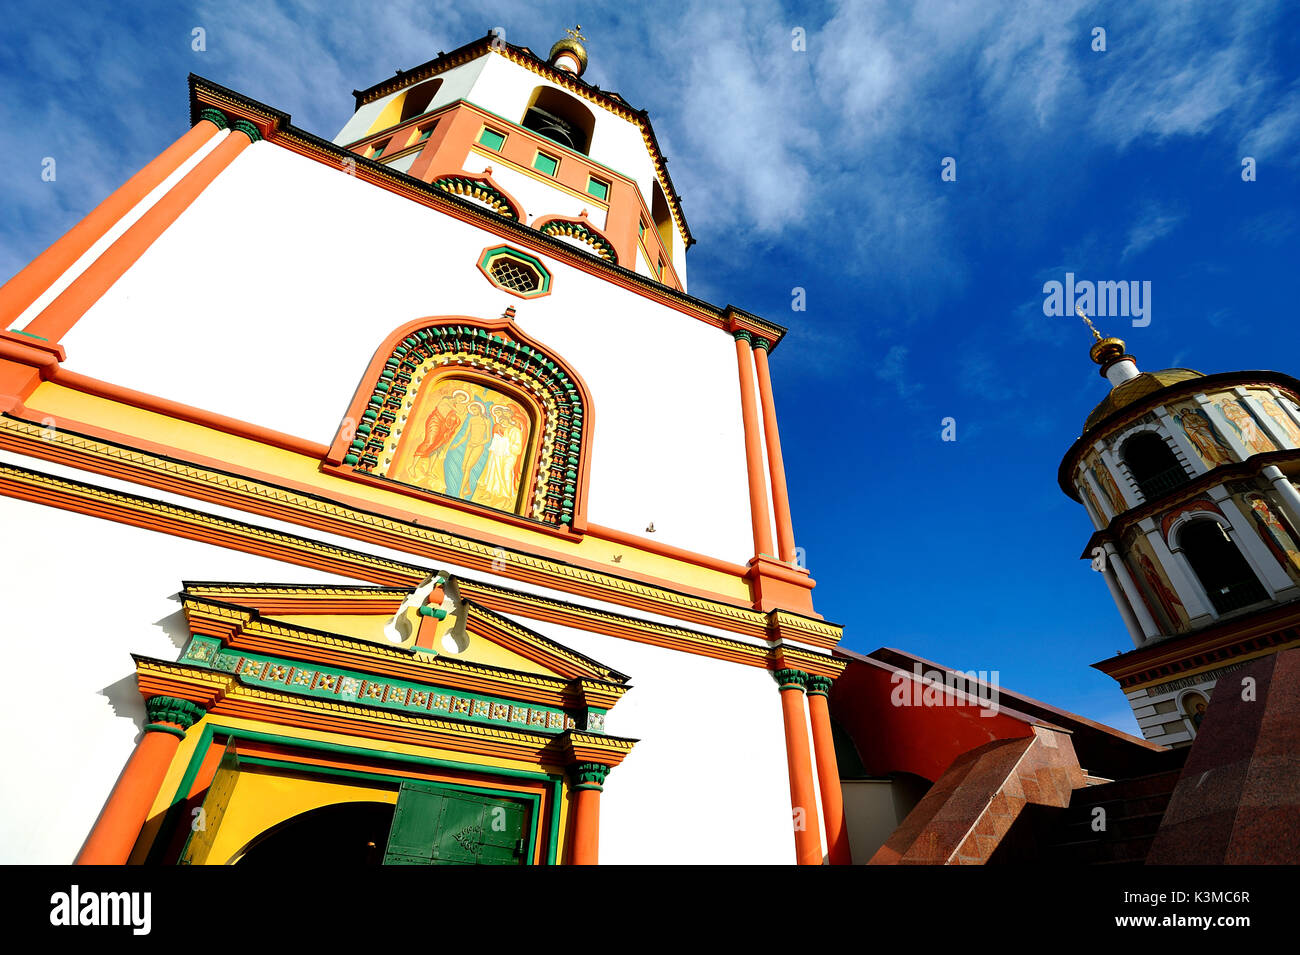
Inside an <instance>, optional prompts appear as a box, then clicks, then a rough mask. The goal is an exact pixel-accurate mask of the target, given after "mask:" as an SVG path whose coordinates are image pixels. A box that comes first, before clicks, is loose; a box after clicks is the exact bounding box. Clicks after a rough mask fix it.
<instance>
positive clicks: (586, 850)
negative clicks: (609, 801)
mask: <svg viewBox="0 0 1300 955" xmlns="http://www.w3.org/2000/svg"><path fill="white" fill-rule="evenodd" d="M572 771H573V790H574V797H573V849H572V851H571V853H570V855H569V862H570V864H571V865H597V864H598V863H599V861H600V794H601V793H602V792H603V791H604V783H605V777H606V776H608V775H609V767H608V766H605V765H602V764H601V763H578V764H577V765H576V766H574V767H573V770H572Z"/></svg>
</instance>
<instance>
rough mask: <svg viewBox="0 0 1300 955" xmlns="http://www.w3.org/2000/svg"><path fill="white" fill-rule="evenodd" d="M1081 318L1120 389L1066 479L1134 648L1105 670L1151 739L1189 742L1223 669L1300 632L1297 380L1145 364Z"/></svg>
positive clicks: (1096, 358)
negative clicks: (1147, 366) (1089, 526)
mask: <svg viewBox="0 0 1300 955" xmlns="http://www.w3.org/2000/svg"><path fill="white" fill-rule="evenodd" d="M1079 315H1080V317H1081V318H1083V320H1084V321H1085V322H1087V324H1088V327H1089V328H1090V329H1091V330H1092V334H1093V338H1094V342H1093V345H1092V347H1091V349H1090V351H1089V356H1090V357H1091V359H1092V360H1093V362H1095V363H1096V364H1097V365H1098V366H1099V368H1100V373H1101V375H1102V377H1104V378H1105V379H1106V380H1107V381H1108V382H1109V383H1110V386H1111V389H1110V392H1109V394H1107V395H1106V397H1105V398H1104V399H1103V400H1102V402H1101V403H1100V404H1099V405H1097V407H1096V408H1095V409H1093V411H1092V413H1091V414H1090V415H1088V418H1087V420H1086V421H1085V422H1084V426H1083V433H1082V435H1081V436H1080V437H1079V439H1078V440H1077V441H1075V442H1074V444H1073V445H1072V446H1071V448H1070V450H1069V451H1068V452H1067V453H1066V455H1065V458H1064V459H1063V460H1062V462H1061V466H1060V470H1059V473H1058V478H1059V483H1060V485H1061V489H1062V490H1063V491H1065V493H1066V494H1067V495H1069V496H1070V497H1072V498H1073V499H1074V500H1076V501H1078V502H1079V503H1081V504H1082V505H1083V507H1084V509H1085V510H1086V511H1087V513H1088V517H1089V518H1090V519H1091V521H1092V525H1093V530H1094V533H1093V534H1092V536H1091V538H1090V539H1089V540H1088V543H1087V546H1086V548H1085V550H1084V554H1083V556H1084V557H1085V558H1088V559H1091V561H1092V566H1093V569H1094V570H1097V571H1099V572H1100V573H1101V575H1102V577H1103V579H1104V580H1105V582H1106V586H1107V589H1108V590H1109V591H1110V594H1111V597H1112V599H1113V600H1114V601H1115V605H1116V607H1117V609H1118V610H1119V613H1120V616H1121V618H1122V619H1123V620H1124V624H1125V626H1126V628H1127V629H1128V632H1129V635H1130V637H1131V638H1132V641H1133V645H1134V649H1133V650H1131V651H1128V652H1126V653H1121V654H1119V655H1118V656H1116V657H1114V658H1112V659H1110V660H1106V661H1103V662H1101V663H1098V664H1096V667H1097V668H1098V669H1100V670H1102V671H1103V672H1105V673H1108V674H1110V675H1111V676H1112V677H1114V678H1115V679H1116V680H1118V681H1119V683H1120V686H1121V687H1122V688H1123V689H1124V691H1125V694H1126V696H1128V698H1129V701H1130V703H1131V705H1132V706H1133V711H1134V715H1135V716H1136V717H1137V719H1138V724H1139V726H1141V728H1142V731H1143V734H1144V735H1145V736H1146V738H1147V739H1149V740H1152V741H1154V742H1159V743H1165V744H1172V745H1178V744H1186V743H1190V741H1191V740H1192V739H1193V738H1195V735H1196V731H1197V727H1198V725H1199V723H1200V717H1201V715H1202V714H1203V712H1204V710H1205V707H1206V706H1208V704H1209V698H1210V693H1211V691H1212V690H1213V688H1214V685H1215V683H1216V682H1217V680H1218V679H1220V678H1221V677H1222V676H1223V675H1225V674H1227V673H1229V672H1231V671H1232V670H1233V669H1237V668H1239V667H1241V666H1242V665H1244V664H1245V663H1246V661H1248V660H1250V659H1252V658H1254V657H1257V656H1261V655H1264V654H1267V653H1273V652H1276V651H1277V650H1278V649H1281V648H1282V647H1284V646H1288V645H1294V644H1296V643H1300V631H1297V630H1296V629H1295V626H1296V624H1298V623H1300V600H1297V598H1300V533H1297V528H1300V492H1297V490H1296V484H1295V480H1296V478H1297V477H1298V476H1300V382H1297V381H1296V379H1294V378H1292V377H1290V376H1288V375H1283V374H1278V373H1276V372H1268V371H1242V372H1225V373H1220V374H1212V375H1204V374H1201V373H1200V372H1198V371H1192V370H1191V369H1187V368H1167V369H1164V370H1162V371H1156V372H1143V371H1140V370H1139V369H1138V367H1137V362H1136V359H1134V357H1133V356H1132V355H1130V354H1128V353H1127V352H1126V350H1125V345H1124V342H1123V341H1122V340H1120V339H1118V338H1108V337H1103V336H1102V334H1101V333H1100V332H1098V331H1097V329H1096V328H1094V327H1093V326H1092V322H1090V321H1089V320H1088V318H1087V316H1086V315H1084V314H1083V313H1082V312H1079Z"/></svg>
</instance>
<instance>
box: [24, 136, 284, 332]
mask: <svg viewBox="0 0 1300 955" xmlns="http://www.w3.org/2000/svg"><path fill="white" fill-rule="evenodd" d="M261 138H262V137H261V135H260V134H259V133H258V131H257V127H256V126H254V125H253V124H252V123H250V122H248V121H247V120H242V119H241V120H236V121H235V123H234V124H233V125H232V126H231V131H230V134H229V135H228V136H226V138H225V139H224V140H223V141H222V142H220V143H218V144H217V146H216V148H215V149H213V150H212V152H210V153H208V154H207V155H206V156H204V157H203V159H202V160H201V161H200V162H199V164H198V165H196V166H195V167H194V168H193V169H191V170H190V171H189V172H188V173H186V174H185V175H184V176H183V177H182V178H181V180H180V182H178V183H176V185H174V186H172V188H171V189H170V190H168V191H167V194H166V195H164V196H163V197H162V198H161V199H159V200H158V201H157V202H155V203H154V204H153V205H152V206H151V207H150V208H149V211H148V212H146V213H145V214H144V215H142V216H141V217H140V218H139V219H138V220H136V222H135V224H134V225H132V226H131V228H129V229H127V230H126V231H125V232H124V233H122V235H121V236H119V237H118V239H117V241H116V242H114V243H113V244H112V245H110V246H109V247H108V248H107V249H105V250H104V254H103V255H101V256H100V257H99V258H97V259H96V260H95V261H94V262H92V263H91V265H90V267H89V268H88V269H86V271H84V272H82V273H81V274H80V275H79V276H77V278H76V279H75V280H73V282H72V284H71V285H69V286H68V287H67V288H66V289H64V290H63V292H62V293H61V294H60V295H59V297H58V298H56V299H55V300H54V301H53V302H51V303H50V304H49V305H47V306H46V307H45V310H44V311H43V312H41V313H40V314H39V315H37V316H36V317H35V318H34V319H32V320H31V321H30V322H28V323H27V327H26V328H25V329H23V330H24V331H26V332H28V333H29V334H32V335H39V336H41V337H42V338H45V339H48V340H49V341H57V340H58V339H59V338H60V337H62V336H63V334H64V333H65V332H67V331H68V329H70V328H71V327H72V326H73V325H75V324H76V322H77V319H79V318H81V316H82V315H83V314H85V312H86V310H87V309H89V308H90V306H92V305H94V304H95V302H97V301H99V298H100V296H102V295H103V294H104V293H105V292H107V291H108V290H109V288H110V287H111V286H112V285H113V283H114V282H116V281H117V280H118V279H120V278H121V277H122V275H123V274H125V272H126V270H127V269H129V268H130V267H131V266H132V265H134V264H135V262H136V260H137V259H139V258H140V256H141V255H143V254H144V252H145V250H146V249H148V248H149V246H151V245H153V243H154V242H155V241H156V240H157V239H158V237H159V236H161V235H162V234H163V233H164V232H166V231H167V229H168V227H170V226H171V224H172V223H173V222H175V221H176V220H177V219H178V218H180V215H181V213H182V212H184V211H185V210H186V209H188V208H189V207H190V204H191V203H193V202H194V200H195V199H197V198H198V196H199V193H201V192H203V190H204V189H206V188H207V187H208V186H209V185H210V184H211V182H212V180H214V179H216V178H217V176H219V175H220V174H221V172H222V171H223V170H224V169H225V168H226V167H227V166H229V165H230V164H231V163H232V162H234V160H235V157H236V156H238V155H239V154H240V153H241V152H243V151H244V150H245V149H246V148H248V146H249V145H250V144H252V143H254V142H256V141H257V140H259V139H261Z"/></svg>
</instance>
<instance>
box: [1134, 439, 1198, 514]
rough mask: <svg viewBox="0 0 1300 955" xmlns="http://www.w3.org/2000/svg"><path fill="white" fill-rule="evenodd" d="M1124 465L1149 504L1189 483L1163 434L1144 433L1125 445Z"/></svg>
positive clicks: (1185, 472)
mask: <svg viewBox="0 0 1300 955" xmlns="http://www.w3.org/2000/svg"><path fill="white" fill-rule="evenodd" d="M1120 453H1121V455H1122V456H1123V458H1124V463H1125V464H1127V465H1128V469H1129V471H1130V472H1131V473H1132V475H1133V480H1135V481H1137V485H1138V489H1139V490H1141V491H1142V496H1143V497H1144V498H1146V499H1147V500H1148V501H1150V500H1154V499H1155V498H1158V497H1160V496H1162V495H1164V494H1168V493H1169V492H1170V491H1172V490H1173V489H1174V488H1176V487H1178V486H1179V485H1182V484H1186V483H1187V481H1188V477H1187V471H1186V469H1185V468H1184V467H1183V466H1182V465H1181V464H1179V463H1178V458H1177V457H1176V456H1175V455H1174V452H1173V451H1171V450H1170V449H1169V445H1168V444H1166V443H1165V441H1164V439H1163V438H1161V437H1160V435H1158V434H1156V433H1155V432H1153V431H1142V432H1140V433H1138V434H1135V435H1134V436H1133V437H1131V438H1129V439H1128V440H1127V441H1125V442H1124V447H1123V448H1122V449H1121V452H1120Z"/></svg>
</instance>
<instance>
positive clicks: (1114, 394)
mask: <svg viewBox="0 0 1300 955" xmlns="http://www.w3.org/2000/svg"><path fill="white" fill-rule="evenodd" d="M1108 341H1118V339H1102V341H1100V342H1097V344H1095V345H1093V348H1094V349H1096V348H1098V347H1099V346H1101V345H1102V344H1104V343H1106V342H1108ZM1123 350H1124V349H1123V343H1122V342H1121V343H1120V352H1121V353H1122V352H1123ZM1093 360H1094V361H1095V360H1096V359H1095V358H1094V359H1093ZM1099 364H1100V363H1099ZM1204 377H1205V376H1204V375H1203V374H1201V373H1200V372H1199V371H1193V370H1192V369H1190V368H1166V369H1165V370H1164V371H1144V372H1142V373H1141V374H1140V375H1138V376H1137V377H1136V378H1130V379H1129V380H1128V381H1126V382H1124V383H1123V384H1119V385H1116V386H1115V387H1114V388H1112V389H1111V391H1110V394H1108V395H1107V396H1106V397H1105V398H1104V399H1102V402H1101V404H1099V405H1097V407H1095V408H1093V409H1092V414H1090V415H1088V418H1087V420H1086V421H1084V423H1083V431H1084V433H1085V434H1087V433H1088V432H1089V431H1090V430H1092V428H1093V427H1095V426H1096V425H1097V424H1098V423H1100V422H1101V421H1102V420H1104V419H1105V418H1107V417H1109V416H1110V415H1112V414H1114V413H1115V412H1116V411H1119V410H1120V409H1121V408H1127V407H1128V406H1130V405H1135V404H1137V403H1138V402H1139V401H1141V400H1142V399H1143V398H1145V397H1147V396H1148V395H1152V394H1155V393H1156V392H1157V391H1159V390H1160V389H1161V388H1167V387H1169V386H1170V385H1176V384H1178V383H1179V382H1182V381H1190V380H1191V379H1193V378H1204Z"/></svg>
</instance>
